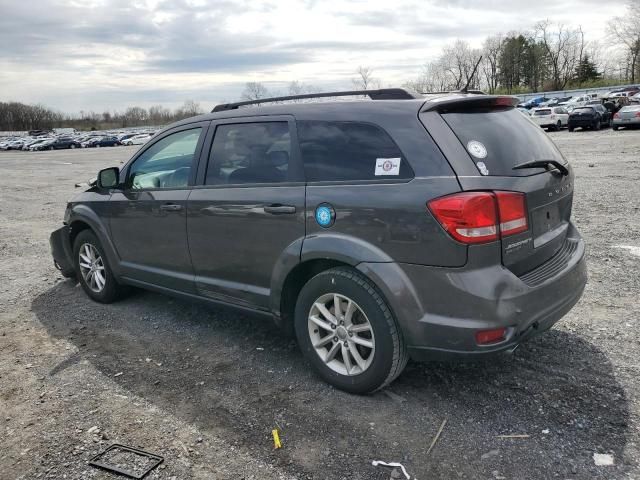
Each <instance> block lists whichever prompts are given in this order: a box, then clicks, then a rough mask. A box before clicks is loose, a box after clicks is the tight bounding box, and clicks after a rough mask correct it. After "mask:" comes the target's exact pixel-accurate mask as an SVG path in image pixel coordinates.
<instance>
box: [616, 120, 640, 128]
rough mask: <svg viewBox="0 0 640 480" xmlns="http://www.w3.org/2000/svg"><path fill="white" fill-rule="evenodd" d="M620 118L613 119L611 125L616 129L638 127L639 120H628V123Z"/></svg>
mask: <svg viewBox="0 0 640 480" xmlns="http://www.w3.org/2000/svg"><path fill="white" fill-rule="evenodd" d="M624 120H625V119H622V118H614V119H613V125H614V126H616V127H637V126H640V118H630V119H629V120H628V121H626V122H625V121H624Z"/></svg>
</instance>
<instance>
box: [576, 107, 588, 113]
mask: <svg viewBox="0 0 640 480" xmlns="http://www.w3.org/2000/svg"><path fill="white" fill-rule="evenodd" d="M573 113H593V108H591V107H581V108H574V109H573Z"/></svg>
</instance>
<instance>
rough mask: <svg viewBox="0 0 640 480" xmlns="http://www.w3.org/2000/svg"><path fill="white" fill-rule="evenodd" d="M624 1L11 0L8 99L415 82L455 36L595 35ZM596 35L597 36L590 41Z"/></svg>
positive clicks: (69, 106)
mask: <svg viewBox="0 0 640 480" xmlns="http://www.w3.org/2000/svg"><path fill="white" fill-rule="evenodd" d="M624 4H625V1H624V0H611V1H610V2H601V3H600V2H599V0H580V1H579V0H565V1H564V2H558V1H557V0H538V1H536V2H531V1H530V0H510V1H509V2H504V1H503V0H422V1H418V0H397V1H395V2H389V1H388V0H324V1H322V2H319V1H316V0H305V1H300V0H267V1H261V2H257V1H255V0H37V1H36V0H34V1H24V0H22V1H15V0H0V12H2V14H1V15H0V82H1V83H0V96H1V97H2V98H0V100H9V99H12V100H20V101H25V102H43V103H46V104H49V105H52V106H54V107H58V108H60V109H64V110H79V109H85V110H88V109H95V110H103V109H115V108H123V107H124V106H126V105H128V104H133V103H139V104H143V105H144V104H145V103H146V104H149V103H158V102H170V101H171V99H172V98H174V99H175V101H174V102H173V103H174V104H179V103H181V102H182V101H183V100H185V99H186V98H194V99H196V100H200V101H202V102H210V103H215V102H216V101H220V100H233V99H235V98H237V97H238V96H239V94H240V92H241V90H242V88H243V85H244V83H245V82H247V81H261V82H265V83H268V84H270V85H274V86H278V87H277V88H284V86H286V84H287V83H288V82H290V81H292V80H300V81H304V82H306V83H309V84H313V85H317V86H320V87H323V88H324V89H329V88H337V87H340V86H343V88H344V87H346V88H348V87H350V86H351V81H350V79H351V77H352V76H354V73H353V72H354V70H355V68H356V67H357V66H358V65H369V66H372V67H373V68H374V75H376V76H379V77H383V78H382V80H383V83H384V84H385V85H387V84H396V85H397V84H401V83H402V82H403V81H405V80H406V79H407V78H411V76H412V75H415V74H416V72H417V71H418V70H419V69H420V65H423V64H424V63H426V61H428V60H429V59H431V58H433V57H435V56H436V55H438V54H439V53H440V51H441V49H442V47H443V46H444V45H446V44H448V43H451V42H453V41H454V40H455V39H458V38H460V39H464V40H467V41H469V42H471V43H472V44H473V45H474V46H476V47H477V46H479V44H480V42H481V41H482V39H483V38H484V37H486V36H487V35H489V34H493V33H497V32H500V31H502V32H507V31H510V30H516V29H523V28H529V27H531V26H532V25H533V24H534V23H535V22H536V21H538V20H541V19H544V18H550V19H551V20H553V21H559V22H564V23H565V24H573V25H577V24H582V26H583V28H584V30H585V32H586V33H587V36H588V38H590V39H595V38H597V37H598V36H601V35H602V32H603V31H604V23H603V20H602V19H603V18H605V17H606V16H607V15H609V16H610V14H611V11H612V10H615V9H616V7H617V6H619V7H620V8H624ZM589 36H590V37H589Z"/></svg>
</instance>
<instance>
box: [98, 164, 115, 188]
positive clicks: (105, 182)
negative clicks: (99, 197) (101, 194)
mask: <svg viewBox="0 0 640 480" xmlns="http://www.w3.org/2000/svg"><path fill="white" fill-rule="evenodd" d="M119 183H120V170H119V169H118V167H111V168H105V169H103V170H100V171H99V172H98V178H97V182H96V185H97V186H98V188H115V187H117V186H118V184H119Z"/></svg>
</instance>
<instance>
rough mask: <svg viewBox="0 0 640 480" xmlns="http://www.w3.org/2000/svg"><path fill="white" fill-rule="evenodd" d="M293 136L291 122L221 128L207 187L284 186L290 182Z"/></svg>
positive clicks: (209, 165) (239, 124)
mask: <svg viewBox="0 0 640 480" xmlns="http://www.w3.org/2000/svg"><path fill="white" fill-rule="evenodd" d="M290 152H291V136H290V134H289V124H288V123H287V122H258V123H236V124H232V125H219V126H218V127H217V128H216V134H215V137H214V138H213V145H212V146H211V153H210V154H209V163H208V166H207V176H206V182H205V183H206V184H207V185H225V184H230V185H239V184H246V183H281V182H286V181H288V180H289V158H290Z"/></svg>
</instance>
